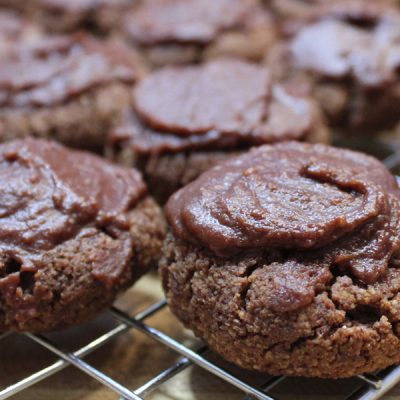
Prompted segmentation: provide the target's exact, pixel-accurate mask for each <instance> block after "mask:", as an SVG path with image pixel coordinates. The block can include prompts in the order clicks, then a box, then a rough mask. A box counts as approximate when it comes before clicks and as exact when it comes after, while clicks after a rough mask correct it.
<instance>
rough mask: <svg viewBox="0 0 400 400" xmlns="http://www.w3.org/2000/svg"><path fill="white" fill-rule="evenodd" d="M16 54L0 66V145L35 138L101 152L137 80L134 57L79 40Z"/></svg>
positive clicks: (46, 41)
mask: <svg viewBox="0 0 400 400" xmlns="http://www.w3.org/2000/svg"><path fill="white" fill-rule="evenodd" d="M14 53H15V54H13V57H9V58H7V59H6V60H4V61H2V63H1V65H0V140H1V141H5V140H9V139H15V138H21V137H26V136H37V137H43V138H51V139H56V140H59V141H61V142H63V143H65V144H68V145H71V146H74V147H78V148H85V149H93V150H100V149H102V148H103V144H104V137H105V134H106V133H107V130H109V129H110V128H111V126H112V124H113V123H114V122H115V121H116V119H117V117H118V116H119V113H120V111H121V109H123V108H124V107H125V106H126V105H127V104H129V98H130V90H131V88H132V86H133V84H134V82H135V81H136V79H137V78H138V76H140V74H141V69H140V63H139V62H138V59H137V57H136V54H135V53H134V52H133V51H131V50H130V49H127V48H126V47H125V46H122V45H120V44H119V43H112V42H101V41H98V40H96V39H93V38H91V37H89V36H86V35H83V34H82V35H80V34H77V35H71V36H60V37H51V38H49V37H46V38H43V39H42V40H41V41H40V42H38V43H36V44H35V45H34V46H23V47H22V48H18V49H17V50H16V51H15V52H14Z"/></svg>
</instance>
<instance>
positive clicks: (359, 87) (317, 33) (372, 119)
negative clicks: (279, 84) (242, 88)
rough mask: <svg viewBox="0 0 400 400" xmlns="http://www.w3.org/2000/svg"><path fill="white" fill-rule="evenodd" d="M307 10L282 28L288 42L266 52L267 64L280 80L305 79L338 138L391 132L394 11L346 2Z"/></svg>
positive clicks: (397, 12) (396, 58)
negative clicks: (340, 136)
mask: <svg viewBox="0 0 400 400" xmlns="http://www.w3.org/2000/svg"><path fill="white" fill-rule="evenodd" d="M313 10H314V11H313V12H312V13H309V14H308V16H307V17H305V18H303V19H295V20H293V21H291V24H288V26H289V28H288V27H287V30H288V32H287V33H288V35H289V38H288V39H287V40H283V42H282V43H281V44H279V45H277V46H275V47H274V48H273V49H271V50H270V51H268V52H267V56H266V60H267V64H268V65H269V66H270V68H271V69H273V68H274V66H275V67H276V68H275V69H274V72H275V73H276V75H277V76H278V77H279V78H281V79H282V78H284V79H288V78H291V79H293V80H294V81H296V82H299V81H300V80H308V81H309V82H310V83H311V87H312V91H313V94H314V97H315V98H316V99H317V100H318V101H319V103H320V104H321V106H322V108H323V110H324V112H325V114H326V116H327V118H328V121H329V123H330V125H331V126H332V127H333V128H335V129H336V130H337V131H338V132H339V133H340V134H341V135H349V134H363V135H365V134H376V133H378V132H381V131H395V130H396V127H397V126H398V125H399V122H400V120H399V113H398V109H399V106H400V94H399V93H400V75H399V67H400V46H399V38H400V9H399V8H398V7H397V8H396V7H394V6H393V5H391V4H390V3H388V2H384V1H382V2H368V4H367V3H366V2H363V1H360V0H358V1H357V0H347V1H342V2H334V3H332V4H325V5H324V6H320V7H316V8H315V9H313ZM316 38H318V39H317V40H316Z"/></svg>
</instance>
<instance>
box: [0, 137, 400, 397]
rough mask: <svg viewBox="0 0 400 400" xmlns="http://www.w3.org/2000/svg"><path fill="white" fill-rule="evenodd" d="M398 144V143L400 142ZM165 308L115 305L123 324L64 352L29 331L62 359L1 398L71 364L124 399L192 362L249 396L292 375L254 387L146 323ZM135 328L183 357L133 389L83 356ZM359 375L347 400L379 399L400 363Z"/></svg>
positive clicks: (392, 164)
mask: <svg viewBox="0 0 400 400" xmlns="http://www.w3.org/2000/svg"><path fill="white" fill-rule="evenodd" d="M395 146H397V144H396V145H395ZM391 148H392V149H393V151H392V153H391V154H390V155H389V156H388V157H386V158H385V160H384V162H385V164H386V165H387V166H388V167H389V168H391V169H395V168H396V169H397V168H400V151H399V149H398V148H396V147H395V148H393V147H391ZM164 307H166V301H165V300H161V301H159V302H157V303H155V304H153V305H151V306H150V307H148V308H146V309H145V310H144V311H142V312H140V313H139V314H137V315H135V316H131V315H129V314H127V313H125V312H123V311H121V310H120V309H117V308H115V307H113V308H111V309H110V310H109V311H108V313H109V315H111V316H112V318H113V319H114V320H115V321H116V322H117V323H118V324H117V325H116V326H115V327H114V328H112V329H110V330H109V331H108V332H106V333H104V334H102V335H101V336H99V337H97V338H96V339H94V340H93V341H91V342H90V343H88V344H86V345H85V346H83V347H81V348H80V349H78V350H76V351H74V352H68V351H65V350H63V349H62V348H61V347H59V346H58V345H57V344H55V343H54V342H53V341H51V340H50V339H49V338H47V337H45V336H42V335H36V334H30V333H26V334H24V335H25V336H26V337H27V338H29V339H30V340H32V341H34V342H36V343H37V344H38V345H40V346H42V347H43V348H45V349H47V350H48V351H50V352H52V353H53V354H54V355H56V356H57V357H58V360H57V361H56V362H54V363H53V364H51V365H48V366H47V367H45V368H43V369H41V370H39V371H37V372H35V373H33V374H32V375H29V376H27V377H25V378H24V379H22V380H20V381H19V382H16V383H14V384H12V385H10V386H8V387H6V388H5V389H3V390H1V391H0V400H4V399H8V398H10V397H11V396H13V395H15V394H17V393H19V392H21V391H23V390H24V389H27V388H28V387H30V386H32V385H34V384H36V383H38V382H40V381H42V380H44V379H46V378H49V377H50V376H52V375H54V374H55V373H57V372H59V371H60V370H62V369H64V368H66V367H67V366H74V367H75V368H78V369H79V370H81V371H83V372H84V373H86V374H87V375H89V376H91V377H92V378H94V379H96V380H97V381H98V382H100V383H102V384H103V385H105V386H106V387H108V388H109V389H111V390H112V391H114V392H115V393H117V394H119V395H120V396H121V399H129V400H139V399H143V398H144V396H146V394H148V393H150V392H152V391H153V390H155V389H157V388H158V387H159V386H160V385H162V384H163V383H165V382H166V381H168V380H170V379H171V378H172V377H174V376H175V375H176V374H178V373H179V372H181V371H183V370H184V369H186V368H188V367H190V366H192V365H197V366H198V367H200V368H202V369H204V370H206V371H208V372H209V373H210V374H213V375H215V376H217V377H219V378H221V379H223V380H224V381H226V382H228V383H229V384H231V385H233V386H235V387H236V388H238V389H240V390H242V391H243V392H244V395H245V398H246V399H259V400H274V399H275V397H273V396H272V395H271V391H272V390H273V389H274V388H275V387H276V386H278V385H281V384H282V383H283V384H284V383H285V381H286V380H287V379H288V378H287V377H285V376H281V377H270V378H269V379H268V380H267V381H266V382H265V383H264V384H262V385H260V386H254V385H251V384H249V383H248V382H246V381H245V380H244V379H242V378H241V377H240V376H236V375H234V374H232V373H230V372H228V371H227V370H226V369H223V368H221V367H220V366H218V365H217V364H216V363H213V362H211V361H209V360H208V359H207V358H206V357H205V356H204V353H205V351H206V350H207V347H206V346H203V347H201V348H200V349H197V350H196V351H195V350H192V349H190V348H188V347H186V346H185V345H183V344H182V343H180V342H178V341H176V340H174V339H173V338H172V337H170V336H168V335H166V334H165V333H163V332H161V331H160V330H157V329H155V328H154V327H152V326H150V325H148V324H146V323H145V321H146V320H147V319H148V318H150V317H151V316H153V315H154V314H156V313H158V312H159V311H160V310H162V309H163V308H164ZM130 329H133V330H136V331H139V332H142V333H144V334H145V335H147V336H149V337H150V338H151V339H153V340H155V341H156V342H158V343H161V344H163V345H165V346H167V347H168V348H169V349H171V350H172V351H174V352H175V353H177V354H179V355H180V356H181V357H180V359H179V360H178V361H177V362H175V363H174V364H172V365H171V366H170V367H168V368H167V369H165V370H163V371H162V372H161V373H159V374H158V375H156V376H155V377H154V378H152V379H150V380H149V381H147V382H146V383H145V384H143V385H142V386H140V387H138V388H136V389H134V390H131V389H129V388H127V387H125V386H123V385H121V384H120V383H118V382H117V381H115V380H114V379H113V378H111V377H110V376H108V375H106V374H104V373H103V372H101V371H99V370H98V369H96V368H94V367H93V366H92V365H90V364H89V363H87V362H86V361H85V360H84V357H85V356H87V355H89V354H90V353H92V352H94V351H95V350H97V349H99V348H100V347H102V346H104V345H105V344H107V343H108V342H110V341H111V340H112V339H114V338H116V337H117V336H119V335H121V334H123V333H126V332H127V331H128V330H130ZM9 335H10V333H4V334H0V343H1V340H2V339H4V338H5V337H7V336H9ZM356 378H357V380H358V383H359V385H357V388H356V389H355V390H353V393H350V394H349V395H348V396H347V397H345V398H344V400H376V399H379V398H381V397H382V396H383V395H384V394H385V393H386V392H387V391H388V390H390V389H391V388H392V387H394V386H395V385H396V384H397V383H400V366H398V367H392V368H390V369H388V370H385V371H382V372H380V373H377V374H374V375H371V374H365V375H359V376H357V377H356Z"/></svg>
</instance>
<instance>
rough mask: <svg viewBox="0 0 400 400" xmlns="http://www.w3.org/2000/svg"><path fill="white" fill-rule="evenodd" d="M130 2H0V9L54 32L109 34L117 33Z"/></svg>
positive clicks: (7, 0)
mask: <svg viewBox="0 0 400 400" xmlns="http://www.w3.org/2000/svg"><path fill="white" fill-rule="evenodd" d="M130 4H131V1H130V0H0V6H5V7H9V8H12V9H14V10H17V11H19V12H21V13H23V14H25V15H27V16H29V17H30V18H32V19H33V20H35V21H36V22H37V23H39V24H40V25H41V26H43V27H44V28H45V29H46V30H48V31H51V32H72V31H76V30H79V29H85V30H90V31H92V32H94V33H100V34H104V33H108V32H110V31H112V30H113V29H115V28H116V27H117V26H118V25H119V23H120V21H121V17H122V15H123V14H124V13H125V12H126V11H127V9H128V8H129V6H130Z"/></svg>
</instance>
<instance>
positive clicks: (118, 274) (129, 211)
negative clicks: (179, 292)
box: [0, 139, 165, 332]
mask: <svg viewBox="0 0 400 400" xmlns="http://www.w3.org/2000/svg"><path fill="white" fill-rule="evenodd" d="M0 158H1V163H0V187H1V190H0V331H7V330H13V331H25V332H26V331H28V332H40V331H49V330H55V329H61V328H64V327H67V326H70V325H73V324H78V323H81V322H84V321H86V320H88V319H90V318H93V317H94V316H95V315H96V314H97V313H99V312H100V311H102V310H103V309H104V308H106V307H108V306H109V305H111V304H112V302H113V301H114V300H115V298H116V297H117V295H118V294H119V293H121V292H122V291H123V290H124V289H127V288H128V287H129V286H131V285H132V283H133V282H134V281H135V280H137V279H138V278H139V277H140V276H141V275H142V274H144V273H145V272H146V271H147V270H148V269H149V268H150V267H152V266H154V265H155V264H156V263H157V261H158V258H159V256H160V250H161V244H162V240H163V237H164V234H165V223H164V220H163V216H162V213H161V210H160V209H159V207H158V206H157V205H156V203H155V202H154V201H153V200H152V199H151V198H150V197H148V196H147V194H146V186H145V184H144V183H143V181H142V179H141V176H140V174H139V172H137V171H135V170H133V169H125V168H122V167H119V166H115V165H113V164H111V163H109V162H108V161H106V160H103V159H101V158H99V157H97V156H94V155H90V154H87V153H84V152H79V151H73V150H68V149H66V148H64V147H63V146H61V145H59V144H56V143H54V142H47V141H44V140H40V139H25V140H17V141H12V142H9V143H5V144H2V145H0Z"/></svg>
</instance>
